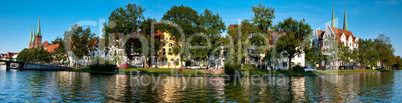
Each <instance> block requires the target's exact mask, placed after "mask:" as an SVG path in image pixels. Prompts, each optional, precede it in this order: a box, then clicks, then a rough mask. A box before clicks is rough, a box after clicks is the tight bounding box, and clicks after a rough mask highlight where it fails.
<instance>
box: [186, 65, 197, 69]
mask: <svg viewBox="0 0 402 103" xmlns="http://www.w3.org/2000/svg"><path fill="white" fill-rule="evenodd" d="M185 68H186V69H200V66H199V65H193V66H186V67H185Z"/></svg>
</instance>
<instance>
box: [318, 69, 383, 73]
mask: <svg viewBox="0 0 402 103" xmlns="http://www.w3.org/2000/svg"><path fill="white" fill-rule="evenodd" d="M382 71H389V70H385V69H381V70H372V69H366V70H318V71H317V72H319V73H361V72H382Z"/></svg>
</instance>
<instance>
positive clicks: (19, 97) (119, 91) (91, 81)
mask: <svg viewBox="0 0 402 103" xmlns="http://www.w3.org/2000/svg"><path fill="white" fill-rule="evenodd" d="M401 75H402V71H395V72H376V73H358V74H340V75H324V76H282V77H270V76H265V77H242V78H240V77H225V76H209V77H175V76H163V75H162V76H159V75H147V76H145V75H144V76H138V75H99V74H90V73H79V72H69V71H18V70H11V71H5V69H4V68H3V67H2V68H1V70H0V90H1V91H0V101H2V102H15V101H28V102H29V101H39V102H70V101H75V102H87V101H99V102H114V101H118V102H190V101H191V102H228V101H231V102H278V101H279V102H291V101H301V102H323V101H335V102H384V101H385V102H396V101H399V102H401V96H399V94H400V93H401V92H402V89H401V87H400V86H398V85H399V84H401V83H402V80H401V78H400V77H401ZM328 78H329V79H328ZM328 80H331V81H328ZM332 80H333V81H332ZM334 81H336V82H334Z"/></svg>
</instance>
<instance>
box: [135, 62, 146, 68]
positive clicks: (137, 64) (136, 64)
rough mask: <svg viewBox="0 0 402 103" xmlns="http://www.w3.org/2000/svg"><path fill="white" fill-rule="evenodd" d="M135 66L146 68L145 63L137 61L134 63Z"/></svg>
mask: <svg viewBox="0 0 402 103" xmlns="http://www.w3.org/2000/svg"><path fill="white" fill-rule="evenodd" d="M133 67H134V68H144V63H135V64H134V65H133Z"/></svg>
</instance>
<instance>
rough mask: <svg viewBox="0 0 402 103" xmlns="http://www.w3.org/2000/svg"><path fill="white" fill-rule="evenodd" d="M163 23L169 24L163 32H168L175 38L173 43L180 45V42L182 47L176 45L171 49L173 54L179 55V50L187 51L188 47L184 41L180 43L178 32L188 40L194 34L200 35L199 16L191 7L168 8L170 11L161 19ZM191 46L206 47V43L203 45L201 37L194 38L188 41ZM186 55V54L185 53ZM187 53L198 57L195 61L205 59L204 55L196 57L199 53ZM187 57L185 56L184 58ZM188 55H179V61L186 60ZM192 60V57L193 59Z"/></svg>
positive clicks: (203, 40)
mask: <svg viewBox="0 0 402 103" xmlns="http://www.w3.org/2000/svg"><path fill="white" fill-rule="evenodd" d="M162 20H163V21H168V22H171V23H173V24H171V23H169V24H170V25H168V27H164V28H163V29H164V30H163V31H169V33H170V34H171V36H172V37H174V38H176V39H175V41H176V43H180V42H182V45H176V46H175V47H173V52H174V54H176V55H177V54H179V53H180V52H181V49H183V50H189V49H188V47H189V45H190V44H187V43H185V41H187V40H185V41H181V38H182V37H181V33H180V31H182V33H184V34H183V35H184V37H185V38H188V37H190V36H191V35H193V34H195V33H201V30H202V28H201V26H200V25H201V22H200V16H199V15H198V12H197V11H195V10H194V9H192V8H191V7H186V6H183V5H180V6H172V7H171V8H170V10H168V11H167V12H166V13H165V14H164V15H163V17H162ZM174 26H179V27H180V28H179V29H181V30H179V29H178V28H175V27H174ZM190 41H191V42H190V43H192V44H196V45H200V44H201V43H203V44H202V45H203V46H205V45H207V43H205V41H206V40H205V39H203V38H202V37H199V36H196V37H194V38H193V39H192V40H190ZM187 53H188V52H187ZM189 53H193V54H195V55H192V56H199V57H196V59H198V60H201V59H204V58H205V55H196V54H199V53H200V52H197V51H194V50H193V51H190V52H189ZM185 55H187V56H185ZM188 56H189V54H183V53H180V57H182V59H181V60H187V58H186V57H188ZM193 58H194V57H193Z"/></svg>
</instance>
